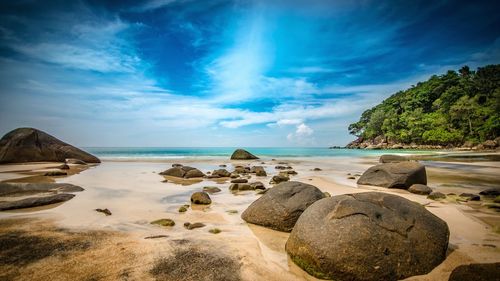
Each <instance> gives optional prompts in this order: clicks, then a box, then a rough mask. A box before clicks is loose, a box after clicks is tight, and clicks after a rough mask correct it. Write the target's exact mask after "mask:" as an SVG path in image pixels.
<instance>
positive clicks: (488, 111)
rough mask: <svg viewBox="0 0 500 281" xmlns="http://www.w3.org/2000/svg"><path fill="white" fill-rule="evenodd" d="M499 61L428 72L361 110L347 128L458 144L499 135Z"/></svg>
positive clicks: (421, 141) (393, 138) (361, 134)
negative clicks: (429, 74) (423, 78)
mask: <svg viewBox="0 0 500 281" xmlns="http://www.w3.org/2000/svg"><path fill="white" fill-rule="evenodd" d="M499 115H500V65H488V66H485V67H480V68H478V69H477V71H471V70H470V69H469V67H468V66H464V67H462V68H461V69H460V70H459V71H458V73H457V72H455V71H451V70H450V71H448V72H447V73H446V74H444V75H441V76H436V75H434V76H432V77H431V78H429V80H427V81H425V82H419V83H418V84H417V85H416V86H412V87H411V88H410V89H407V90H405V91H400V92H398V93H396V94H394V95H392V96H390V97H389V98H387V99H386V100H384V101H383V102H382V103H381V104H379V105H377V106H375V107H373V108H371V109H368V110H366V111H365V112H363V114H362V115H361V118H360V119H359V121H358V122H356V123H353V124H350V125H349V132H350V133H351V134H353V135H356V136H358V137H361V138H363V139H364V140H367V139H368V140H370V139H374V138H375V137H378V136H382V137H384V138H387V139H389V140H390V141H391V142H398V143H407V144H408V143H416V144H434V145H436V144H439V145H447V144H454V145H458V144H461V143H464V142H465V141H472V142H478V141H481V142H482V141H485V140H487V139H495V138H496V137H498V136H500V116H499Z"/></svg>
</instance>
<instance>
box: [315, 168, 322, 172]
mask: <svg viewBox="0 0 500 281" xmlns="http://www.w3.org/2000/svg"><path fill="white" fill-rule="evenodd" d="M313 171H315V172H318V171H323V170H322V169H321V168H314V169H313Z"/></svg>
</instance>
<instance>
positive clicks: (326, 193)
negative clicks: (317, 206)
mask: <svg viewBox="0 0 500 281" xmlns="http://www.w3.org/2000/svg"><path fill="white" fill-rule="evenodd" d="M323 194H324V195H325V197H332V195H331V194H330V192H328V191H325V192H323Z"/></svg>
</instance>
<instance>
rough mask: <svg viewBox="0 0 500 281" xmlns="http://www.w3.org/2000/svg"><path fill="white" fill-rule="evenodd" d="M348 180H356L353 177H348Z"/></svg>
mask: <svg viewBox="0 0 500 281" xmlns="http://www.w3.org/2000/svg"><path fill="white" fill-rule="evenodd" d="M347 179H348V180H355V179H356V178H355V177H353V176H350V177H347Z"/></svg>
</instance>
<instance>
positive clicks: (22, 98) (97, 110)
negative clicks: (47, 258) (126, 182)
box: [0, 0, 500, 147]
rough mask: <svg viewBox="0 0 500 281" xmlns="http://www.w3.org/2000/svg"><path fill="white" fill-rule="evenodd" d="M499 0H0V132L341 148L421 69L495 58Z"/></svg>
mask: <svg viewBox="0 0 500 281" xmlns="http://www.w3.org/2000/svg"><path fill="white" fill-rule="evenodd" d="M498 11H500V2H498V1H491V0H488V1H482V0H479V1H443V0H433V1H417V0H416V1H403V0H401V1H370V0H338V1H326V0H276V1H272V0H267V1H265V0H255V1H252V0H248V1H245V0H240V1H226V0H210V1H209V0H199V1H194V0H149V1H142V2H141V1H124V0H122V1H119V0H116V1H97V0H93V1H82V0H75V1H59V0H51V1H48V0H47V1H34V0H17V1H1V3H0V135H3V134H5V133H7V132H9V131H10V130H12V129H15V128H17V127H35V128H38V129H41V130H43V131H46V132H48V133H50V134H52V135H54V136H57V137H58V138H60V139H62V140H64V141H66V142H69V143H71V144H75V145H78V146H84V147H89V146H114V147H120V146H125V147H126V146H163V147H176V146H185V147H194V146H197V147H199V146H220V147H239V146H242V147H293V146H300V147H304V146H314V147H322V146H332V145H345V144H346V143H348V142H349V141H351V140H353V139H354V136H352V135H349V133H348V130H347V127H348V125H349V124H350V123H352V122H355V121H357V120H358V119H359V116H360V115H361V113H362V112H363V111H364V110H366V109H369V108H370V107H372V106H374V105H376V104H378V103H379V102H381V101H382V100H384V99H385V98H387V97H389V96H390V95H391V94H394V93H395V92H397V91H399V90H404V89H406V88H408V87H410V86H411V85H414V84H416V83H417V82H418V81H424V80H426V79H428V78H429V77H430V76H431V75H435V74H443V73H445V72H446V71H447V70H449V69H455V70H457V69H458V68H460V67H461V66H463V65H469V66H470V67H471V68H476V67H478V66H484V65H487V64H497V63H500V16H499V13H498Z"/></svg>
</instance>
